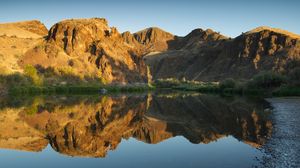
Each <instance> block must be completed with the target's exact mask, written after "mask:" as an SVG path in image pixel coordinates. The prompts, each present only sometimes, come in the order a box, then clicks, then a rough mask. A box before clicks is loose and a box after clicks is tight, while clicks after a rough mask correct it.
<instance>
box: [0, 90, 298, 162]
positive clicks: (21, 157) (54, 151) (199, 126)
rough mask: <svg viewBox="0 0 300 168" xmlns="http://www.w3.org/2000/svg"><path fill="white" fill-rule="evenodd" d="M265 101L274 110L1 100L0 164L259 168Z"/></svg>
mask: <svg viewBox="0 0 300 168" xmlns="http://www.w3.org/2000/svg"><path fill="white" fill-rule="evenodd" d="M270 101H275V103H276V100H274V99H271V100H268V101H267V100H265V99H262V98H249V97H222V96H219V95H205V94H199V93H181V92H166V93H143V94H116V95H93V96H82V95H76V96H75V95H73V96H71V95H69V96H64V95H55V96H54V95H52V96H51V95H50V96H30V97H28V96H27V97H8V98H5V99H4V98H2V99H1V100H0V103H1V105H0V155H1V157H0V162H1V166H4V167H10V168H16V167H24V165H25V167H31V168H35V167H37V168H38V167H39V168H40V167H45V168H47V167H73V168H77V167H91V168H93V167H130V168H135V167H228V168H231V167H255V166H261V165H262V162H263V163H269V161H268V154H266V152H265V149H264V146H265V144H266V143H267V142H268V141H269V140H270V139H272V135H273V134H274V131H273V130H274V126H273V121H274V119H273V116H274V115H273V113H272V111H273V108H272V106H271V104H270V103H269V102H270ZM277 101H278V100H277ZM296 103H298V102H296ZM269 160H270V159H269Z"/></svg>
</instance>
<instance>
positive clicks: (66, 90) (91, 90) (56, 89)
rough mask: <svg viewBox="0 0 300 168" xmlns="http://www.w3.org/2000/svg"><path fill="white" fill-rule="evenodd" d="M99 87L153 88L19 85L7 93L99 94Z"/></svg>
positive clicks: (120, 88)
mask: <svg viewBox="0 0 300 168" xmlns="http://www.w3.org/2000/svg"><path fill="white" fill-rule="evenodd" d="M101 89H106V90H107V92H110V93H111V92H144V91H148V90H153V89H154V88H153V87H149V86H146V85H143V86H133V85H132V86H110V85H105V86H100V85H99V86H19V87H12V88H10V89H9V94H11V95H20V94H30V95H39V94H46V95H47V94H99V93H100V91H101Z"/></svg>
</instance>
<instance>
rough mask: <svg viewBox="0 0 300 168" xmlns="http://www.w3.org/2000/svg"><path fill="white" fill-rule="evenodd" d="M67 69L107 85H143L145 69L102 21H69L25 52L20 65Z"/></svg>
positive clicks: (119, 35) (121, 40)
mask: <svg viewBox="0 0 300 168" xmlns="http://www.w3.org/2000/svg"><path fill="white" fill-rule="evenodd" d="M27 64H32V65H35V66H41V67H44V68H48V67H54V68H58V69H59V68H62V69H66V68H68V69H70V70H71V71H73V74H75V75H77V76H81V78H83V77H90V78H97V77H98V78H101V79H103V80H104V81H106V83H112V82H117V83H121V82H122V83H134V82H146V81H147V76H146V72H147V69H146V65H145V64H144V62H143V60H142V58H141V57H139V55H138V54H137V51H136V49H135V48H132V47H130V46H129V45H127V43H125V42H123V38H122V36H121V34H120V33H119V32H118V30H117V29H116V28H114V27H109V26H108V23H107V21H106V20H105V19H102V18H92V19H71V20H64V21H61V22H59V23H57V24H55V25H54V26H52V27H51V29H50V30H49V33H48V36H47V37H46V39H45V40H44V41H43V42H41V43H40V44H39V45H38V46H36V47H34V48H33V49H31V50H28V51H27V52H26V54H25V55H24V56H23V57H22V58H21V60H20V65H22V66H25V65H27Z"/></svg>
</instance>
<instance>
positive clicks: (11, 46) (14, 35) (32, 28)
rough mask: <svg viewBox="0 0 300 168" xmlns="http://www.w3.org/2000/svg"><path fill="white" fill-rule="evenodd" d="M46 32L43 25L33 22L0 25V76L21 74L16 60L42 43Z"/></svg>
mask: <svg viewBox="0 0 300 168" xmlns="http://www.w3.org/2000/svg"><path fill="white" fill-rule="evenodd" d="M47 32H48V30H47V28H46V27H45V25H44V24H42V23H41V22H39V21H35V20H33V21H25V22H16V23H7V24H0V44H1V45H0V60H1V62H0V70H1V74H7V73H14V72H21V71H22V68H21V67H20V66H19V65H18V60H19V59H20V57H21V56H22V55H24V54H25V53H26V52H27V51H28V50H29V49H31V48H33V47H34V46H35V45H36V44H37V43H39V42H40V41H42V38H43V36H45V35H47Z"/></svg>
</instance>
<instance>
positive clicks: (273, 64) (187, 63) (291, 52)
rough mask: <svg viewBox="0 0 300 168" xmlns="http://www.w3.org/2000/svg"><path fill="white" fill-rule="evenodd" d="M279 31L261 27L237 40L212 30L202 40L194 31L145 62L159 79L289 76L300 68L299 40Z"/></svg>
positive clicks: (147, 56)
mask: <svg viewBox="0 0 300 168" xmlns="http://www.w3.org/2000/svg"><path fill="white" fill-rule="evenodd" d="M277 30H278V29H262V28H258V29H255V31H251V32H248V33H244V34H242V35H240V36H238V37H236V38H234V39H231V38H227V37H225V36H222V35H218V34H217V33H216V32H213V31H209V32H210V33H211V34H213V35H206V36H204V37H206V38H201V36H200V37H199V36H198V37H197V35H196V34H195V33H193V32H194V31H197V30H194V31H193V32H191V33H190V34H189V35H187V36H185V37H183V38H181V39H180V40H178V41H179V42H178V43H177V44H181V45H179V47H178V48H176V49H175V50H168V51H167V52H162V53H154V54H150V55H149V54H148V55H146V56H145V60H146V63H147V64H148V65H150V67H151V71H152V73H153V77H154V78H156V79H158V78H178V79H182V78H186V79H188V80H198V81H220V80H223V79H226V78H235V79H250V78H251V77H253V75H255V74H257V73H259V72H261V71H275V72H280V73H288V72H289V71H291V70H292V69H294V68H296V67H299V65H300V64H299V60H300V41H299V38H298V37H297V36H296V35H294V34H292V33H286V31H277ZM206 34H209V33H206ZM209 37H211V38H209ZM184 39H185V40H184ZM187 39H192V40H187ZM180 41H184V42H180ZM297 62H298V63H297Z"/></svg>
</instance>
